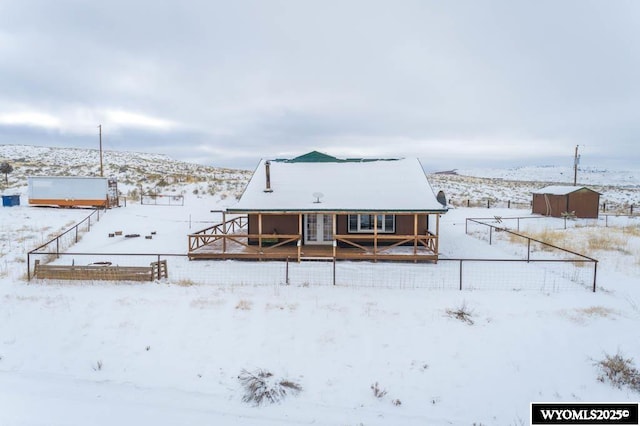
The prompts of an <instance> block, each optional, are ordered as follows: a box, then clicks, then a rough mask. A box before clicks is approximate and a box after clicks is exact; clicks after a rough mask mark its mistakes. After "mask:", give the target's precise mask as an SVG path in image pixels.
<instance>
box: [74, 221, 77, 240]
mask: <svg viewBox="0 0 640 426" xmlns="http://www.w3.org/2000/svg"><path fill="white" fill-rule="evenodd" d="M74 228H75V229H76V244H77V243H78V225H76V226H74Z"/></svg>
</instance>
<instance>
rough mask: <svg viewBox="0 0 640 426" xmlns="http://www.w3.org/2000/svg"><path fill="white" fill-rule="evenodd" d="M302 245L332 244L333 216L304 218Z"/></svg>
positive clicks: (323, 215) (320, 215) (307, 216)
mask: <svg viewBox="0 0 640 426" xmlns="http://www.w3.org/2000/svg"><path fill="white" fill-rule="evenodd" d="M304 229H305V234H304V243H305V244H311V245H313V244H331V243H332V242H333V215H330V214H307V215H305V216H304Z"/></svg>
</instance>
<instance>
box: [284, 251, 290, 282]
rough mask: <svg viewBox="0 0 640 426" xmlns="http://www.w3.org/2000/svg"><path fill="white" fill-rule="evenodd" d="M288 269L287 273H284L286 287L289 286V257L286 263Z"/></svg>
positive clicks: (286, 269)
mask: <svg viewBox="0 0 640 426" xmlns="http://www.w3.org/2000/svg"><path fill="white" fill-rule="evenodd" d="M286 265H287V266H286V268H285V273H284V282H285V284H286V285H289V256H287V263H286Z"/></svg>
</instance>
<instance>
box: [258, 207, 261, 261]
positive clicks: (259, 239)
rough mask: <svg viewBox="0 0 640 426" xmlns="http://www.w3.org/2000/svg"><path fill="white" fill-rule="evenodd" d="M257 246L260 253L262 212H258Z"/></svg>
mask: <svg viewBox="0 0 640 426" xmlns="http://www.w3.org/2000/svg"><path fill="white" fill-rule="evenodd" d="M258 247H259V248H260V249H259V250H260V253H262V213H258Z"/></svg>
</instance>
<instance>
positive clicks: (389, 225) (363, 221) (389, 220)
mask: <svg viewBox="0 0 640 426" xmlns="http://www.w3.org/2000/svg"><path fill="white" fill-rule="evenodd" d="M375 216H377V218H376V217H375ZM376 221H377V225H378V232H380V233H393V232H395V228H396V217H395V216H394V215H392V214H379V215H373V214H350V215H349V232H363V233H371V234H373V233H374V227H375V226H376Z"/></svg>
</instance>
